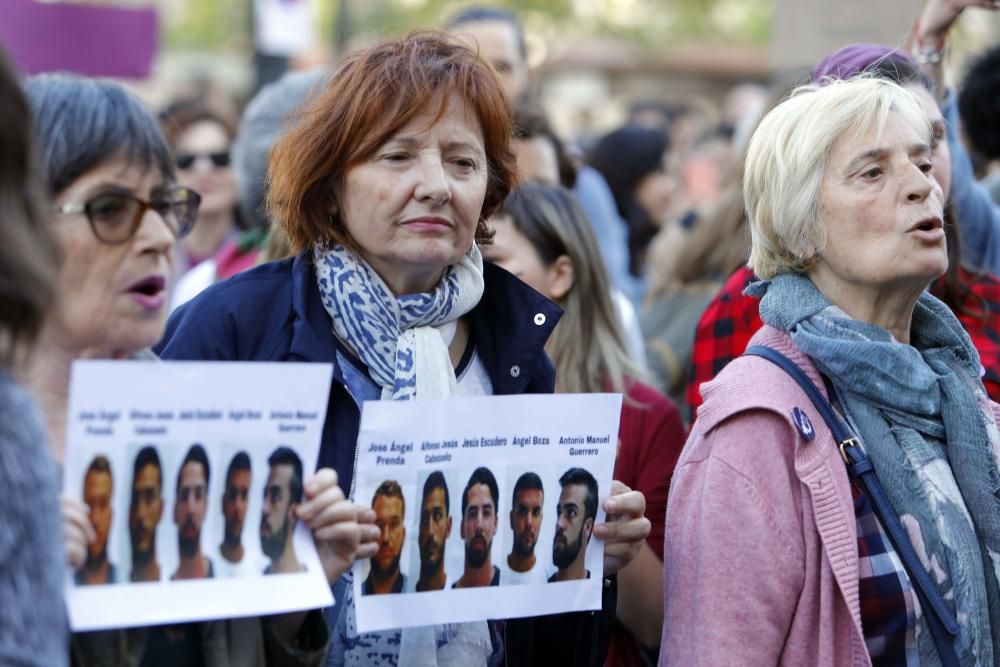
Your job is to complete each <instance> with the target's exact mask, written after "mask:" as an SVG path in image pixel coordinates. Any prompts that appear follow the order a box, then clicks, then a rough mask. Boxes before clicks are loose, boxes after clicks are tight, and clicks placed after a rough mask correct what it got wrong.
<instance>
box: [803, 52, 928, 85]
mask: <svg viewBox="0 0 1000 667" xmlns="http://www.w3.org/2000/svg"><path fill="white" fill-rule="evenodd" d="M883 58H891V59H892V60H905V61H907V62H909V63H911V64H912V65H913V66H914V67H916V66H917V63H916V61H914V60H913V58H912V57H910V54H908V53H906V52H904V51H900V50H899V49H894V48H892V47H891V46H883V45H882V44H849V45H847V46H845V47H844V48H842V49H838V50H837V51H834V52H833V53H831V54H830V55H828V56H827V57H826V58H823V60H821V61H820V63H819V64H818V65H816V69H815V70H813V74H812V80H813V83H821V82H822V81H823V79H824V78H831V79H849V78H851V77H852V76H855V75H856V74H858V73H860V72H862V71H863V70H864V69H865V68H866V67H868V66H869V65H871V64H872V63H874V62H877V61H879V60H882V59H883Z"/></svg>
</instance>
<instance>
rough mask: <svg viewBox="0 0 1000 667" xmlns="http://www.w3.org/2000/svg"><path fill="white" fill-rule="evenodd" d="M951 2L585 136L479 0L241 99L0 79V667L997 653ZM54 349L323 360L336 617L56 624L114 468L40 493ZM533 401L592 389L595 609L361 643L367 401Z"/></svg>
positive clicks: (142, 549) (991, 105) (970, 91)
mask: <svg viewBox="0 0 1000 667" xmlns="http://www.w3.org/2000/svg"><path fill="white" fill-rule="evenodd" d="M970 7H983V8H993V9H995V8H996V4H995V3H993V2H988V1H986V0H927V2H926V5H925V6H924V7H923V11H922V13H921V15H920V16H919V17H909V18H907V19H906V20H907V21H909V20H912V18H917V21H916V23H915V24H914V28H913V31H912V34H911V38H910V40H909V43H908V44H907V45H906V46H905V47H904V46H901V45H878V44H845V45H844V47H843V48H841V49H838V50H837V51H835V52H834V53H831V54H829V55H828V56H827V57H825V58H824V59H822V60H821V61H820V62H818V63H816V66H815V67H814V68H813V69H812V71H810V72H802V73H796V74H794V75H791V76H782V77H779V78H777V79H776V80H774V81H771V82H770V85H769V87H767V86H765V85H763V84H761V83H756V82H747V83H742V84H740V85H738V86H735V87H734V88H733V89H732V90H731V91H730V92H729V94H728V95H727V96H726V98H725V99H724V100H723V101H722V103H721V104H720V105H719V107H718V109H717V110H716V111H717V113H715V114H714V115H711V114H706V113H705V110H704V109H703V108H702V107H700V106H685V105H683V104H669V103H667V102H666V101H664V100H656V99H648V98H644V99H636V100H635V101H634V104H633V105H632V108H631V109H630V113H629V117H628V120H627V122H626V123H625V124H623V125H622V126H621V127H617V128H613V129H610V131H607V132H606V133H604V134H602V135H601V136H587V137H569V136H561V135H560V134H559V133H558V132H557V131H556V130H555V129H554V126H553V124H552V122H551V120H550V118H549V117H548V115H547V114H546V111H545V110H544V108H543V107H542V106H541V105H540V103H539V100H538V99H537V97H536V95H535V92H536V91H535V86H534V82H533V81H532V75H531V71H530V68H529V65H528V53H527V46H526V39H525V35H524V30H523V28H522V25H521V22H520V20H519V17H518V16H517V14H516V13H514V12H512V11H510V10H508V9H503V8H498V7H488V6H481V7H473V8H467V9H463V10H461V11H459V12H458V13H457V14H456V15H454V16H452V17H450V18H449V20H448V21H447V22H446V23H445V24H444V25H442V26H438V27H432V28H428V29H419V30H416V31H415V32H413V33H411V34H409V35H407V36H405V37H398V38H395V39H388V40H385V41H383V42H379V43H377V44H375V45H371V46H367V47H365V48H362V49H359V50H358V51H356V52H352V53H349V54H346V55H345V56H344V57H343V58H342V59H341V60H339V61H338V62H337V63H332V64H331V65H330V66H329V67H328V68H326V69H320V70H313V71H304V72H293V73H289V74H286V75H285V76H284V77H283V78H281V79H280V80H278V81H276V82H274V83H271V84H269V85H267V86H264V87H263V88H262V89H261V90H259V91H258V92H257V93H256V94H255V95H254V97H253V98H252V99H250V100H249V101H248V102H246V104H244V105H242V109H240V108H238V106H237V105H236V104H234V103H232V102H228V101H226V100H225V99H222V98H221V97H220V96H219V95H211V96H207V95H201V96H195V97H185V98H181V99H175V100H172V101H170V102H169V103H168V104H167V105H165V106H164V107H163V108H160V109H151V108H148V107H147V106H145V105H144V104H143V103H142V102H141V101H140V100H139V99H138V98H137V97H135V96H134V95H133V94H132V93H130V92H129V91H128V90H127V89H126V88H125V87H123V86H122V85H120V84H118V83H115V82H111V81H107V80H101V79H89V78H85V77H80V76H76V75H72V74H62V73H52V74H43V75H36V76H32V77H27V78H19V77H18V76H17V74H16V72H15V71H14V69H13V66H12V65H11V64H10V63H9V62H8V61H7V60H6V58H5V57H0V146H2V150H0V219H2V221H3V224H2V226H0V305H2V307H0V394H2V395H3V400H2V401H0V480H2V481H3V485H4V487H5V488H6V489H7V491H8V493H6V494H4V495H5V500H4V501H3V503H2V504H3V507H4V512H3V515H4V520H3V521H0V663H2V664H16V665H56V666H58V665H64V664H75V665H83V666H88V667H89V666H91V665H129V666H134V667H148V666H153V665H216V664H220V665H228V664H232V665H397V664H419V665H460V664H461V665H467V664H476V665H550V664H551V665H561V664H565V665H595V666H596V665H609V666H622V667H640V666H642V665H651V664H657V663H658V664H660V665H698V664H702V665H723V664H725V665H729V664H755V665H756V664H760V665H765V664H787V665H802V664H817V665H859V664H875V665H910V666H913V665H936V664H943V665H953V664H961V665H984V666H985V665H995V664H998V662H1000V569H998V567H997V565H996V560H997V558H998V554H1000V500H998V499H1000V455H998V454H997V452H1000V431H998V429H997V420H998V419H1000V406H998V404H997V402H1000V46H997V47H994V48H992V49H990V50H988V51H986V52H984V53H982V54H978V55H977V57H976V58H975V59H974V60H973V62H972V64H971V65H970V66H969V68H968V70H967V71H966V72H965V73H964V76H963V78H962V79H960V80H958V81H947V80H946V79H945V75H944V70H943V67H942V60H943V59H944V57H945V55H946V47H947V43H948V36H949V33H950V31H951V30H952V28H953V26H954V24H955V21H956V20H957V19H958V18H959V16H960V15H961V14H962V13H963V12H964V11H965V10H966V9H968V8H970ZM415 28H416V26H415ZM900 28H901V32H902V31H903V30H905V28H906V26H905V25H901V26H900ZM0 56H2V54H0ZM347 275H350V277H351V279H350V280H349V281H344V280H338V278H342V277H344V276H347ZM345 286H346V287H345ZM399 304H405V305H406V306H407V308H406V309H405V312H404V310H403V309H401V308H400V305H399ZM401 313H402V314H401ZM376 321H377V322H385V323H387V324H385V328H384V329H379V330H378V333H379V335H380V336H382V339H383V340H389V341H391V344H390V345H377V346H375V345H371V344H370V340H372V337H371V336H365V335H363V334H365V333H368V332H369V331H370V329H371V328H372V327H373V326H374V325H372V324H371V323H372V322H376ZM410 330H420V331H422V332H427V331H430V332H431V333H434V334H435V335H434V336H433V337H432V339H433V340H432V342H430V343H428V342H426V341H427V340H430V339H427V338H421V339H420V340H421V341H424V342H421V343H420V344H421V345H423V346H425V347H423V348H421V349H424V350H430V352H428V353H427V354H421V355H419V356H417V360H416V363H415V364H414V365H413V366H412V367H404V366H403V365H402V364H400V363H399V362H398V360H397V359H398V356H399V355H405V354H407V353H410V352H413V349H407V347H406V346H410V347H411V348H412V347H413V346H414V345H415V343H414V342H413V340H414V338H415V337H414V336H412V335H411V336H407V335H406V333H407V332H408V331H410ZM359 332H361V333H359ZM435 332H436V333H435ZM437 334H440V336H438V335H437ZM424 357H427V358H426V359H425V358H424ZM79 359H116V360H156V359H165V360H227V361H275V362H285V361H294V362H303V361H305V362H309V361H315V362H324V363H331V364H333V368H334V372H333V379H332V385H331V398H330V404H329V412H328V414H327V417H326V423H325V424H324V426H323V435H322V441H321V447H320V454H319V460H318V461H317V462H315V465H310V464H307V465H306V467H307V468H308V470H306V471H305V473H304V477H305V482H304V485H303V488H302V491H301V492H302V495H303V501H302V503H301V505H300V506H299V509H298V510H297V515H298V518H299V519H300V520H301V521H303V522H304V523H305V524H306V525H307V526H308V528H309V529H310V531H312V534H313V539H314V541H315V542H316V543H317V545H320V546H322V547H323V548H321V549H319V553H320V554H321V560H322V565H323V569H324V574H325V575H326V579H327V581H328V583H329V585H330V587H331V589H332V590H333V592H334V598H335V599H336V604H335V606H334V607H333V608H331V609H327V610H312V611H309V612H308V613H289V614H281V615H277V616H267V617H251V618H240V619H227V620H220V621H211V622H201V623H187V624H179V625H170V626H154V627H140V628H128V629H117V630H106V631H100V632H88V633H71V632H70V631H69V628H68V625H67V620H66V614H65V608H64V604H63V598H62V586H63V581H64V578H65V573H66V571H67V568H68V569H69V571H71V572H72V573H73V575H74V577H76V578H77V579H78V580H90V581H100V580H109V579H108V577H113V576H114V575H113V574H111V573H110V572H109V568H110V567H111V564H110V563H109V562H108V560H107V554H106V548H107V544H106V543H107V523H108V521H109V519H108V518H107V517H105V518H104V519H102V518H101V516H100V508H99V507H98V505H99V503H100V500H99V497H100V496H101V494H102V493H103V497H104V505H105V506H106V504H107V496H108V495H109V494H110V489H111V484H112V479H111V477H110V474H108V471H107V470H106V468H105V469H102V468H101V467H100V465H98V466H97V467H95V468H94V469H93V470H91V471H88V479H89V478H90V477H91V476H92V477H93V480H92V481H93V482H94V484H93V488H92V489H91V487H90V486H88V494H90V495H85V497H84V499H83V500H84V502H80V501H79V500H75V499H71V498H67V497H61V496H60V495H59V491H58V488H59V486H60V477H61V475H62V466H63V462H64V460H65V448H66V430H67V424H66V409H67V401H68V397H69V378H70V368H71V366H72V364H73V362H74V361H76V360H79ZM552 392H558V393H604V392H614V393H620V394H622V395H623V405H622V412H621V421H620V429H619V434H618V442H617V455H616V463H615V467H614V474H613V478H614V480H615V482H614V485H613V488H612V490H611V493H610V494H609V495H608V496H607V497H604V498H602V503H604V507H605V509H606V510H607V520H606V521H605V522H603V523H597V524H594V526H593V536H594V537H596V538H599V539H601V540H603V551H604V572H603V574H604V585H603V588H602V590H603V599H602V608H601V609H600V610H599V611H595V612H575V613H565V614H558V615H553V616H542V617H534V618H520V619H496V620H493V621H489V622H486V623H464V624H457V625H452V626H447V627H444V626H428V627H423V628H407V629H403V630H390V631H381V632H372V633H359V632H358V629H357V623H356V618H355V611H354V599H353V595H354V586H353V585H352V582H353V574H352V570H351V567H352V565H353V564H354V562H355V561H356V560H359V559H367V558H372V557H374V556H375V555H376V553H377V552H378V549H379V544H380V541H382V540H385V539H387V538H386V537H385V531H381V530H380V529H379V528H378V527H377V526H376V525H375V520H376V513H375V511H373V509H372V506H373V505H374V501H372V503H371V504H370V503H369V502H368V501H369V499H367V498H354V497H351V492H352V489H353V485H352V475H353V473H354V470H353V468H352V463H353V461H354V448H355V447H356V443H357V435H358V428H359V421H360V407H359V406H360V404H361V402H363V401H365V400H413V399H417V400H419V399H421V398H448V397H452V396H474V395H501V394H532V393H552ZM148 463H149V465H150V466H152V463H151V462H148ZM139 469H140V466H139V463H138V462H137V463H136V476H137V477H138V474H139V471H140V470H139ZM150 475H151V478H150V480H148V481H149V486H150V498H151V502H152V504H153V506H154V509H151V510H149V511H155V501H156V500H157V498H158V495H159V491H158V489H159V488H160V487H162V484H163V483H164V480H163V479H162V478H161V477H162V472H161V471H160V469H159V466H158V463H157V464H156V466H152V468H151V472H150ZM205 476H206V477H207V467H206V469H205ZM154 477H155V479H153V478H154ZM872 479H874V481H872ZM114 483H119V482H118V480H115V482H114ZM168 483H169V482H168ZM178 483H179V482H178ZM227 483H228V474H227ZM442 483H443V482H442ZM519 483H520V482H519ZM101 484H104V486H101ZM428 484H430V480H428ZM470 484H471V482H470ZM483 484H484V485H486V482H483ZM494 485H495V483H494ZM434 490H435V489H434V488H429V489H425V501H426V500H427V496H428V495H429V494H430V492H433V491H434ZM529 490H530V489H529ZM445 493H447V492H446V491H445ZM493 493H494V495H495V493H496V492H495V491H494V492H493ZM382 495H383V496H385V497H386V498H389V499H391V498H392V496H393V492H392V489H388V490H386V491H385V492H383V493H382ZM516 497H517V491H515V499H516ZM378 498H379V494H378V493H377V494H376V500H377V499H378ZM29 501H30V506H29ZM463 503H464V498H463ZM383 504H384V503H383ZM159 511H161V512H162V507H160V508H159ZM512 516H513V513H512ZM132 521H133V522H134V523H136V531H135V532H136V534H139V535H140V536H141V534H142V527H143V523H142V522H143V519H142V518H141V517H139V516H138V515H137V516H136V517H135V518H134V519H132ZM512 521H513V519H512ZM147 532H148V531H147ZM196 537H197V536H196ZM135 539H136V540H138V543H133V545H132V546H133V550H134V552H135V553H137V554H143V553H154V552H155V533H154V534H153V535H147V536H146V542H142V540H141V539H140V538H135ZM423 539H424V538H423V537H421V540H423ZM149 540H153V541H154V542H153V544H152V546H150V545H149V544H147V542H149ZM224 546H225V545H223V547H224ZM150 550H152V551H150ZM200 557H201V555H200V553H195V554H194V557H193V558H192V559H189V560H190V562H188V561H182V566H184V567H190V568H194V569H198V568H202V569H204V568H206V567H207V568H211V566H212V564H211V561H208V560H207V559H203V560H199V558H200ZM514 557H515V553H514V552H512V554H511V558H514ZM157 567H158V566H157V563H156V562H155V560H152V561H149V560H147V561H143V560H142V558H141V557H140V558H139V559H138V560H136V561H135V563H133V570H132V571H131V572H130V573H125V574H122V573H119V576H127V577H130V578H131V580H133V581H139V580H142V579H143V578H144V577H148V576H149V573H150V572H154V571H155V570H156V568H157ZM487 569H489V568H487ZM492 569H494V570H495V569H496V568H492ZM371 571H372V576H373V577H374V576H375V574H376V569H375V567H374V566H373V568H372V570H371ZM429 572H430V570H429ZM484 572H485V570H484ZM167 574H169V573H167ZM181 574H182V572H181V570H180V569H178V575H181ZM431 574H433V572H431ZM439 574H442V575H443V570H442V571H441V572H440V573H439ZM476 574H477V572H476V571H472V570H470V569H469V568H468V567H467V570H466V574H465V575H464V576H463V580H460V581H459V584H461V583H462V581H464V578H465V577H466V576H467V577H474V576H476ZM487 574H489V572H487ZM929 575H930V576H929ZM429 576H430V575H428V576H427V578H428V580H429ZM421 577H422V578H421V579H420V581H421V582H423V581H424V575H423V574H422V575H421ZM154 578H158V574H156V575H155V577H154ZM414 579H416V577H415V576H414ZM387 581H388V580H387ZM377 583H378V582H374V583H373V580H372V579H371V578H370V579H369V580H368V581H366V582H365V583H364V586H368V587H373V586H375V585H376V584H377ZM389 583H390V584H391V585H395V584H401V582H395V583H393V582H391V581H390V582H389ZM449 583H450V582H449ZM419 585H420V584H418V590H419Z"/></svg>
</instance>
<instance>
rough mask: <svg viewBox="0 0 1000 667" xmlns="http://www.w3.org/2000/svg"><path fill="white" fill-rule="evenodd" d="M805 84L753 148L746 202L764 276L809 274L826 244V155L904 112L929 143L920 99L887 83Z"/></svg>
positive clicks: (753, 252)
mask: <svg viewBox="0 0 1000 667" xmlns="http://www.w3.org/2000/svg"><path fill="white" fill-rule="evenodd" d="M824 83H825V85H822V86H816V85H808V86H801V87H799V88H796V89H795V90H794V91H792V93H791V95H790V96H789V98H788V99H786V100H785V101H784V102H782V103H781V104H779V105H778V106H776V107H775V108H774V109H773V110H772V111H771V112H770V113H768V114H767V115H766V116H764V118H763V119H762V120H761V122H760V125H759V126H758V127H757V130H756V132H754V134H753V137H752V138H751V139H750V144H749V146H748V147H747V158H746V172H745V175H744V177H743V197H744V200H745V203H746V213H747V220H748V221H749V223H750V240H751V249H750V261H749V265H750V268H751V269H752V270H753V272H754V274H756V275H757V277H758V278H761V279H767V278H773V277H774V276H776V275H778V274H779V273H789V272H794V273H804V272H805V271H807V270H808V269H809V268H810V267H811V266H812V263H813V262H814V261H815V257H816V254H817V253H818V252H819V251H820V250H821V249H822V248H823V246H824V244H825V243H826V234H825V230H824V229H823V225H822V223H821V222H820V220H819V201H820V188H821V187H822V184H823V173H824V171H825V169H826V162H827V157H828V156H829V155H830V151H831V150H832V149H833V147H834V145H836V143H837V142H838V141H839V140H841V139H842V138H847V137H850V138H854V137H857V136H859V135H862V134H864V133H866V132H867V131H868V130H869V129H870V128H873V127H875V128H878V131H879V132H881V131H882V128H883V127H884V126H885V122H886V120H887V119H888V117H889V114H890V113H898V114H899V115H900V116H901V117H902V118H903V120H904V121H905V122H906V123H907V124H909V125H910V126H911V127H912V128H913V129H914V130H915V131H916V132H917V134H919V135H920V136H921V137H923V138H924V139H925V140H926V141H927V142H928V143H930V137H931V125H930V121H929V120H928V118H927V114H926V113H924V110H923V107H921V106H920V102H919V100H917V98H916V97H914V96H913V94H912V93H910V92H909V91H907V90H906V89H904V88H903V87H901V86H899V85H897V84H895V83H893V82H891V81H886V80H884V79H876V78H872V77H859V78H855V79H850V80H846V81H841V80H835V81H829V82H824Z"/></svg>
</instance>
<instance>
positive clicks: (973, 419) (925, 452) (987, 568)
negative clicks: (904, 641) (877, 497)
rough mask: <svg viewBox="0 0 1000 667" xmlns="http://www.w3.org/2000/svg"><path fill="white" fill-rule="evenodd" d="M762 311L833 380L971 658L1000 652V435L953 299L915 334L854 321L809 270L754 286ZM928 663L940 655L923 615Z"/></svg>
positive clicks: (925, 312) (918, 313) (966, 660)
mask: <svg viewBox="0 0 1000 667" xmlns="http://www.w3.org/2000/svg"><path fill="white" fill-rule="evenodd" d="M746 293H747V294H748V295H750V296H760V297H761V303H760V316H761V319H762V320H763V321H764V322H765V323H767V324H769V325H771V326H773V327H775V328H776V329H780V330H782V331H786V332H788V334H789V335H790V336H791V338H792V341H793V342H794V343H795V345H796V346H797V347H798V348H799V350H801V351H802V352H803V353H804V354H806V355H807V356H808V357H809V358H810V359H812V361H813V362H814V363H815V364H816V367H817V368H818V369H819V371H820V372H821V373H822V374H823V375H824V376H826V377H827V378H828V379H829V380H830V382H831V383H832V384H833V387H834V389H835V390H836V394H837V397H838V399H839V400H840V406H839V407H841V408H842V409H843V411H844V413H845V416H846V417H847V419H848V421H849V422H850V423H851V424H853V426H854V428H855V431H856V434H857V435H858V437H859V439H860V440H861V443H862V445H863V446H864V448H865V451H866V452H867V453H868V456H869V458H870V459H871V461H872V465H873V466H874V468H875V473H876V475H877V476H878V479H879V482H880V483H881V485H882V487H883V489H884V490H885V492H886V495H887V496H888V498H889V502H890V503H891V504H892V507H893V509H894V510H895V511H896V514H897V515H898V516H899V518H900V521H901V522H902V523H903V525H904V526H906V529H907V532H908V533H909V537H910V541H911V542H912V543H913V546H914V548H915V549H916V551H917V553H918V554H920V557H921V561H922V562H923V564H924V566H925V567H926V568H927V570H928V572H930V573H931V575H932V578H933V579H934V581H935V582H936V583H937V585H938V588H939V589H940V591H941V593H942V596H943V598H944V599H945V601H946V604H948V605H949V606H950V607H951V608H952V611H953V613H954V614H955V616H956V618H957V619H958V621H959V625H960V627H961V630H960V632H959V635H958V637H957V639H956V641H955V649H956V651H957V653H958V656H959V659H960V661H961V663H962V664H963V665H994V664H997V663H996V662H995V658H1000V460H998V457H1000V433H998V431H997V426H996V420H995V417H994V414H993V410H992V407H991V403H990V401H989V399H988V398H987V396H986V390H985V388H984V387H983V384H982V380H981V379H980V368H981V364H980V362H979V354H978V352H977V351H976V349H975V347H973V345H972V341H971V340H970V339H969V336H968V334H967V333H966V332H965V330H964V329H963V328H962V325H961V324H960V323H959V321H958V319H957V318H956V317H955V315H954V314H953V313H952V312H951V311H950V310H949V309H948V307H947V306H946V305H945V304H944V303H942V302H941V301H939V300H938V299H936V298H934V297H933V296H931V295H930V294H928V293H926V292H924V293H922V294H921V295H920V297H919V298H918V300H917V303H916V306H915V307H914V310H913V316H912V323H911V328H910V344H909V345H906V344H903V343H900V342H898V341H896V340H895V339H894V338H893V337H892V335H891V334H890V333H889V332H888V331H887V330H886V329H883V328H882V327H879V326H877V325H874V324H870V323H867V322H862V321H859V320H855V319H852V318H851V317H850V316H849V315H848V314H847V313H845V312H844V311H843V310H841V309H840V308H838V307H836V306H834V305H833V304H831V303H830V301H829V300H828V299H827V298H826V297H825V296H824V295H823V293H822V292H820V291H819V289H818V288H817V287H816V285H814V284H813V282H812V281H811V280H809V278H807V277H805V276H802V275H796V274H782V275H780V276H777V277H776V278H774V279H773V280H770V281H762V282H758V283H754V284H752V285H750V286H749V287H748V288H747V290H746ZM916 639H917V648H918V651H919V654H920V664H921V665H936V664H940V660H939V657H938V655H937V651H936V649H935V647H934V644H933V641H932V639H931V637H930V632H929V630H928V629H927V627H926V622H925V621H924V620H923V617H922V616H921V620H920V621H919V623H918V632H917V637H916Z"/></svg>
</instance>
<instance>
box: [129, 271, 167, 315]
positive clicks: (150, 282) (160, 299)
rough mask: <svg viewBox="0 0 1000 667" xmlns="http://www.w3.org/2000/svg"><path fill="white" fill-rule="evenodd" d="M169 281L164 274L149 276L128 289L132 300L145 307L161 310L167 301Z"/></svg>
mask: <svg viewBox="0 0 1000 667" xmlns="http://www.w3.org/2000/svg"><path fill="white" fill-rule="evenodd" d="M166 286H167V281H166V280H165V279H164V278H163V276H155V275H154V276H147V277H145V278H143V279H142V280H139V281H137V282H135V283H133V284H132V286H131V287H129V288H128V290H126V291H127V292H128V293H129V295H130V296H131V297H132V300H133V301H135V302H136V303H138V304H139V305H140V306H142V307H143V308H147V309H149V310H159V309H160V308H161V307H162V306H163V304H164V303H165V302H166Z"/></svg>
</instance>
